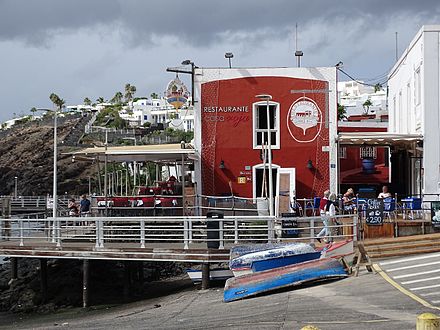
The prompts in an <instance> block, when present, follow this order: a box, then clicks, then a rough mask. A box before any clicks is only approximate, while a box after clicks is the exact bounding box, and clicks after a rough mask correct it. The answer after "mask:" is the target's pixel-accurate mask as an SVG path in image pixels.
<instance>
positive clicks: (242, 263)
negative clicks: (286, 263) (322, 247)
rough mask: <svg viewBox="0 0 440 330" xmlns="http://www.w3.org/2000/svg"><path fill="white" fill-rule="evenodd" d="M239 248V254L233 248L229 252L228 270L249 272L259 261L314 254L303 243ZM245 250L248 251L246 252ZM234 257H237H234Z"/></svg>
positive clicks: (308, 245)
mask: <svg viewBox="0 0 440 330" xmlns="http://www.w3.org/2000/svg"><path fill="white" fill-rule="evenodd" d="M240 248H241V249H240V250H239V252H238V251H237V250H236V249H234V248H233V249H232V251H231V260H230V261H229V269H231V270H232V271H235V270H240V269H246V268H247V269H249V270H250V268H251V266H252V263H253V262H256V261H259V260H269V259H275V258H281V257H288V256H293V255H300V254H305V253H312V252H316V251H315V249H314V248H313V247H312V246H311V245H310V244H305V243H293V244H292V243H291V244H282V245H281V244H280V245H274V244H271V245H268V244H262V245H261V247H260V246H258V245H252V246H250V247H249V248H248V247H246V246H244V247H243V246H242V247H240ZM246 248H248V249H247V250H246ZM234 255H238V256H237V257H234Z"/></svg>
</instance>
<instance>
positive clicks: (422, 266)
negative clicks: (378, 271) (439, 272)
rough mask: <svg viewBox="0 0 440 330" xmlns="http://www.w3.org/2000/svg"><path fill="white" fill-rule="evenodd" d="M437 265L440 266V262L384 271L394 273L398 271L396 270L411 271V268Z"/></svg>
mask: <svg viewBox="0 0 440 330" xmlns="http://www.w3.org/2000/svg"><path fill="white" fill-rule="evenodd" d="M438 264H440V261H435V262H427V263H424V264H418V265H411V266H404V267H398V268H392V269H388V270H386V271H387V272H395V271H398V270H405V269H411V268H418V267H425V266H431V265H438Z"/></svg>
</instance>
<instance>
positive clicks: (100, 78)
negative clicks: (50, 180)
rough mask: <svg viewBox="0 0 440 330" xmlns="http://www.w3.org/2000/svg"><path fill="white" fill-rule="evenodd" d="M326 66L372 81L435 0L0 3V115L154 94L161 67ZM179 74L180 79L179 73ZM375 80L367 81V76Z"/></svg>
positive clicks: (432, 15) (161, 80) (163, 78)
mask: <svg viewBox="0 0 440 330" xmlns="http://www.w3.org/2000/svg"><path fill="white" fill-rule="evenodd" d="M296 23H297V24H298V31H299V36H298V47H299V48H300V49H301V50H302V51H303V52H304V57H303V59H302V66H333V65H335V64H336V63H338V62H339V61H342V62H344V70H345V71H346V72H348V73H350V74H352V75H353V76H354V77H356V78H358V79H364V80H367V79H372V78H376V80H381V78H383V77H385V75H386V73H387V72H388V70H389V69H390V67H391V66H392V65H393V63H394V61H395V32H398V51H399V54H400V53H401V52H402V51H403V50H404V49H405V48H406V47H407V45H408V43H409V41H410V40H411V39H412V38H413V37H414V35H415V33H416V32H417V31H418V30H419V29H420V27H421V26H422V25H427V24H436V23H438V24H440V1H438V0H418V1H414V0H400V1H385V0H380V1H379V0H363V1H359V0H351V1H349V0H337V1H329V0H306V1H302V0H270V1H268V0H266V1H262V0H221V1H214V0H198V1H196V0H186V1H183V0H158V1H141V0H27V1H26V0H0V69H1V70H0V82H1V85H0V98H1V103H0V104H1V105H0V121H4V120H7V119H10V118H12V117H13V115H14V113H15V114H17V115H21V114H29V109H30V108H31V107H34V106H36V107H50V106H51V103H50V101H49V95H50V93H52V92H55V93H57V94H58V95H59V96H60V97H62V98H64V99H65V100H66V102H67V104H79V103H82V100H83V99H84V97H89V98H90V99H92V100H96V98H98V97H100V96H102V97H104V98H105V99H110V98H112V97H113V95H114V94H115V92H117V91H122V92H123V88H124V85H125V83H131V84H134V85H135V86H136V87H137V93H136V95H137V96H149V95H150V94H151V93H152V92H156V93H159V94H162V93H163V91H164V90H165V88H166V85H167V83H168V82H169V80H171V79H172V78H173V74H172V73H167V72H166V71H165V70H166V67H167V66H168V67H169V66H177V65H179V64H180V63H181V62H182V60H184V59H191V60H193V61H194V63H196V65H198V66H200V67H218V66H227V65H228V64H227V63H228V62H227V60H226V59H225V58H224V53H225V52H233V53H234V58H233V59H232V65H233V66H259V67H260V66H295V65H296V59H295V57H294V52H295V24H296ZM185 78H186V77H185ZM376 80H371V81H372V82H373V81H374V82H376Z"/></svg>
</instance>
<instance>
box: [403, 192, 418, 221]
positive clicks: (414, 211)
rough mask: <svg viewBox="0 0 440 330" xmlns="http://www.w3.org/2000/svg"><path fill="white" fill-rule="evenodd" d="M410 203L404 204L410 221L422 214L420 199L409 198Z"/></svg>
mask: <svg viewBox="0 0 440 330" xmlns="http://www.w3.org/2000/svg"><path fill="white" fill-rule="evenodd" d="M408 199H409V200H410V201H409V202H407V203H406V208H407V210H409V213H410V214H411V215H410V219H415V218H416V217H417V216H418V215H421V214H422V199H421V198H418V197H409V198H408Z"/></svg>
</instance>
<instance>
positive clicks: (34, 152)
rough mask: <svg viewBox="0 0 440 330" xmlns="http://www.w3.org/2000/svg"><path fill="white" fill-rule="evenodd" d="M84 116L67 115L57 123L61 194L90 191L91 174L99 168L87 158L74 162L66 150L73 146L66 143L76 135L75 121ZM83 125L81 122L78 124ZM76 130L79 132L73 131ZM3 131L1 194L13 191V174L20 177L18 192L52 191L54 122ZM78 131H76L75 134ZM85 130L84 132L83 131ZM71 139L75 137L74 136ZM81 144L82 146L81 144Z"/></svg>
mask: <svg viewBox="0 0 440 330" xmlns="http://www.w3.org/2000/svg"><path fill="white" fill-rule="evenodd" d="M82 118H83V117H81V116H80V117H78V116H66V117H65V118H61V120H60V121H59V124H58V130H57V133H58V141H59V143H58V151H59V152H58V183H59V185H58V189H59V190H58V191H59V194H63V193H65V192H67V193H68V194H81V193H85V192H87V191H88V176H90V175H92V176H93V175H94V174H95V172H94V171H96V169H94V168H90V164H88V163H84V162H75V163H72V161H71V158H70V156H68V155H65V154H63V153H65V152H68V151H71V150H72V147H69V146H64V145H63V141H64V139H65V138H66V137H68V136H74V137H76V136H77V135H78V134H80V133H81V132H76V131H77V130H78V129H79V128H78V129H75V127H76V123H78V122H80V121H81V120H82ZM79 127H80V128H81V127H82V125H79ZM72 131H73V132H76V133H72ZM6 132H7V134H5V132H2V133H3V134H4V136H3V137H2V142H1V144H0V182H1V184H0V195H9V194H11V193H13V191H14V177H17V178H18V180H17V182H18V189H17V190H18V194H19V195H23V196H31V195H46V194H51V193H52V182H53V181H52V178H53V174H52V173H53V124H52V122H51V121H43V122H39V121H34V122H29V123H27V124H26V125H20V126H17V127H14V128H11V129H8V130H7V131H6ZM75 134H77V135H75ZM81 134H82V133H81ZM71 139H72V138H71ZM78 147H81V146H80V145H79V146H78Z"/></svg>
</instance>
